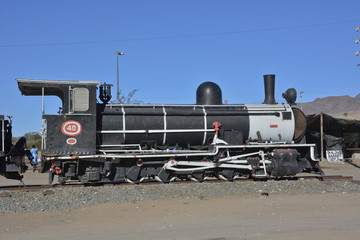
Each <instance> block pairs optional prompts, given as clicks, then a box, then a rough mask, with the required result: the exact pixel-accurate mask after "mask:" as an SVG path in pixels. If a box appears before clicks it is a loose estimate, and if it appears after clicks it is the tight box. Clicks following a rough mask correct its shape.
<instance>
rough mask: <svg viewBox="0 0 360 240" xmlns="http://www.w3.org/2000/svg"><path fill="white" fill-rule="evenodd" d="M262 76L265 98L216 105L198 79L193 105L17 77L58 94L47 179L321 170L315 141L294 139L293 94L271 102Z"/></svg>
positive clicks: (89, 84)
mask: <svg viewBox="0 0 360 240" xmlns="http://www.w3.org/2000/svg"><path fill="white" fill-rule="evenodd" d="M264 79H265V101H264V103H263V104H252V105H249V104H248V105H246V104H237V105H222V99H221V89H220V88H219V87H218V86H217V85H216V84H214V83H205V84H202V85H200V87H199V88H198V91H197V103H196V104H194V105H164V104H142V105H128V104H108V101H109V100H110V98H111V90H110V85H109V84H102V85H100V82H96V81H86V82H80V81H53V80H28V79H16V80H17V82H18V86H19V89H20V91H21V93H22V94H23V95H39V96H41V95H42V96H44V95H55V96H58V97H59V98H60V99H61V100H62V104H63V106H62V108H61V112H60V114H59V115H43V121H44V122H45V123H46V130H45V131H44V133H43V140H44V149H42V172H46V171H49V182H52V180H53V177H54V175H58V181H59V182H60V183H65V182H67V181H69V180H80V181H81V182H82V183H84V184H93V183H99V182H113V181H116V182H118V181H128V182H133V183H139V182H141V181H143V180H145V179H156V180H158V181H161V182H164V183H168V182H170V181H172V180H174V179H177V178H178V179H191V180H195V181H200V182H201V181H203V180H205V179H206V178H209V177H217V178H220V179H225V180H230V181H231V180H233V179H235V178H237V177H246V178H248V177H250V178H255V179H268V178H271V177H282V176H294V175H296V174H297V173H300V172H304V171H307V172H310V171H314V172H317V173H321V170H320V168H319V164H318V160H317V159H316V158H315V153H314V150H315V144H306V143H300V140H301V138H302V137H303V135H304V133H305V130H306V119H305V116H304V114H303V113H302V112H301V111H300V110H299V109H297V108H294V106H293V103H294V102H295V100H294V99H291V98H289V99H290V100H288V102H289V103H287V104H277V103H276V102H275V99H274V97H273V94H274V82H275V76H274V75H264ZM97 86H99V88H100V95H99V98H100V99H101V100H102V101H103V103H97V99H96V89H97ZM290 92H291V91H290ZM287 93H288V91H287ZM206 94H209V95H206ZM285 95H286V94H285ZM290 95H291V94H290ZM295 96H296V92H295Z"/></svg>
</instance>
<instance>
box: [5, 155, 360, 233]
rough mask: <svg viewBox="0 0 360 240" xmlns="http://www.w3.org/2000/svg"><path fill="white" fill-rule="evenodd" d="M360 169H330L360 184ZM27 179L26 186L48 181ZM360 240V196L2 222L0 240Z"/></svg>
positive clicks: (202, 203)
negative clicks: (358, 181)
mask: <svg viewBox="0 0 360 240" xmlns="http://www.w3.org/2000/svg"><path fill="white" fill-rule="evenodd" d="M359 163H360V161H354V162H352V163H344V164H342V163H331V164H330V163H323V164H322V165H323V170H324V171H325V172H326V173H327V174H328V175H344V176H353V177H354V179H355V180H360V168H359V166H360V164H359ZM27 176H28V177H29V178H26V177H27ZM27 176H25V180H24V181H25V183H26V184H41V183H46V181H47V175H46V174H41V175H39V174H37V173H33V172H28V173H27ZM2 180H3V178H1V180H0V181H1V182H0V183H1V185H4V181H2ZM42 181H45V182H42ZM6 182H7V181H6ZM15 184H17V183H16V182H15ZM0 201H1V199H0ZM359 238H360V193H352V194H347V193H324V194H295V195H289V194H288V195H283V194H273V195H270V196H268V197H266V196H261V195H259V196H241V197H238V196H236V197H235V196H233V197H219V198H210V199H200V198H188V199H161V200H145V201H138V202H129V203H119V204H114V203H107V204H102V205H98V206H86V207H80V208H77V209H72V210H68V211H48V212H35V213H21V214H0V239H14V240H16V239H22V240H23V239H37V240H42V239H74V240H77V239H78V240H85V239H87V240H88V239H108V240H112V239H212V240H215V239H217V240H225V239H242V240H245V239H302V240H303V239H327V240H329V239H330V240H331V239H359Z"/></svg>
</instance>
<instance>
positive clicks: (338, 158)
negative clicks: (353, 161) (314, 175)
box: [326, 150, 344, 162]
mask: <svg viewBox="0 0 360 240" xmlns="http://www.w3.org/2000/svg"><path fill="white" fill-rule="evenodd" d="M326 159H327V160H328V162H343V161H344V155H343V152H342V150H326Z"/></svg>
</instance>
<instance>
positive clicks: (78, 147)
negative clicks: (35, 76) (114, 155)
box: [16, 79, 100, 155]
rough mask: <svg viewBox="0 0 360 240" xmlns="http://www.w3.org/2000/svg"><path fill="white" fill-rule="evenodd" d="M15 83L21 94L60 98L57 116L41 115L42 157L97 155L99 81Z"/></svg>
mask: <svg viewBox="0 0 360 240" xmlns="http://www.w3.org/2000/svg"><path fill="white" fill-rule="evenodd" d="M16 80H17V82H18V86H19V89H20V91H21V93H22V94H23V95H27V96H48V95H51V96H57V97H59V98H60V99H61V102H62V108H61V111H60V112H59V115H47V114H43V116H42V118H43V122H44V123H45V124H46V129H45V136H44V137H45V138H44V146H43V148H44V149H42V153H43V154H44V155H47V154H51V155H63V154H71V155H78V154H94V153H95V152H96V146H95V145H96V143H95V142H96V141H95V131H94V129H95V128H96V86H97V85H98V84H100V82H95V81H87V82H80V81H52V80H32V79H31V80H28V79H16Z"/></svg>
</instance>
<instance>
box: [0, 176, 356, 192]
mask: <svg viewBox="0 0 360 240" xmlns="http://www.w3.org/2000/svg"><path fill="white" fill-rule="evenodd" d="M312 179H317V180H319V181H351V180H353V177H352V176H342V175H327V176H295V177H284V178H280V179H276V181H282V180H312ZM251 181H261V180H253V179H235V180H233V182H251ZM206 182H207V183H223V182H227V181H226V180H219V179H209V180H206ZM188 183H194V181H190V180H180V181H173V182H171V183H170V184H188ZM157 184H164V183H161V182H157V181H155V180H154V181H146V182H142V183H141V184H140V185H157ZM129 185H134V184H133V183H127V182H119V183H101V184H96V185H83V184H81V183H78V182H76V183H67V184H44V185H22V184H20V185H19V186H0V191H5V190H6V191H40V190H48V189H55V188H66V187H87V186H129Z"/></svg>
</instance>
